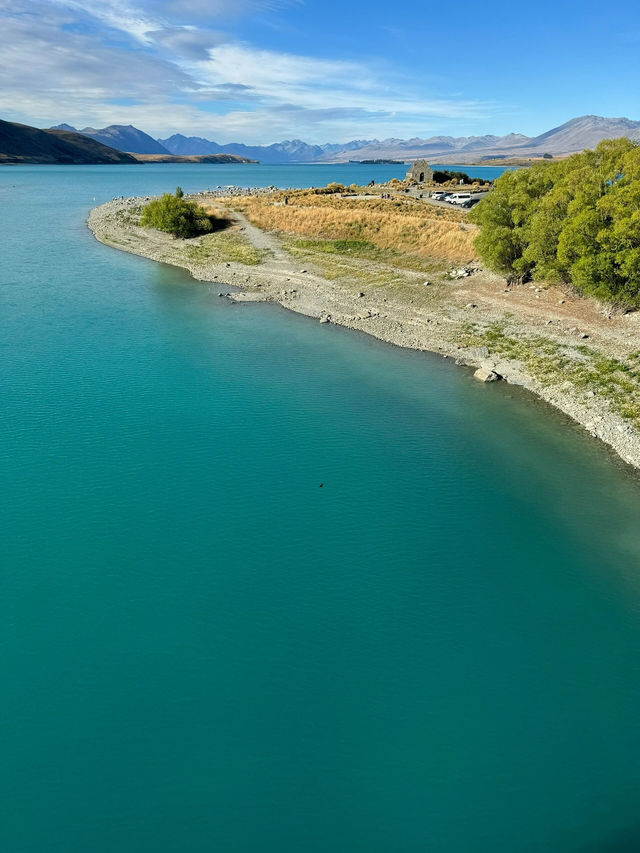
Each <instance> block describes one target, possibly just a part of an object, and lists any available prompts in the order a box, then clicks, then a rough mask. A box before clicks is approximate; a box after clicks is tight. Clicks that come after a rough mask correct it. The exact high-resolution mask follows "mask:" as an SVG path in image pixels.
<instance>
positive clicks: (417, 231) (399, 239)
mask: <svg viewBox="0 0 640 853" xmlns="http://www.w3.org/2000/svg"><path fill="white" fill-rule="evenodd" d="M327 189H328V188H322V189H321V190H296V191H293V192H289V193H286V194H285V193H283V192H278V193H273V194H270V195H268V196H246V197H243V198H234V199H233V202H232V203H233V205H234V207H237V208H238V209H240V210H242V211H243V213H245V214H246V216H247V217H248V218H249V220H250V221H251V222H252V223H253V224H254V225H257V226H258V227H259V228H262V229H264V230H267V231H277V232H281V233H285V234H290V235H294V236H297V237H303V238H311V239H314V240H328V241H333V248H330V247H327V248H326V249H324V250H323V249H320V250H319V251H340V252H341V251H345V252H346V253H348V254H352V255H353V254H354V253H355V252H360V253H361V255H362V253H368V254H369V256H371V254H372V253H373V252H374V251H382V252H386V253H388V254H387V258H388V260H389V262H391V263H396V264H397V265H398V266H404V267H405V268H408V267H407V263H408V262H407V260H406V258H405V260H404V261H403V263H402V264H400V263H399V261H400V258H401V256H403V255H415V256H416V261H415V265H416V266H414V267H413V268H417V265H418V264H419V259H424V258H436V259H439V260H447V261H453V262H456V263H467V262H470V261H471V260H472V259H473V258H474V256H475V254H476V253H475V250H474V247H473V233H472V230H471V229H469V227H468V226H467V225H465V224H464V214H462V213H461V212H460V211H457V210H447V209H445V208H435V207H432V206H430V205H426V204H424V203H422V202H419V201H417V200H415V199H409V198H407V199H393V198H392V199H382V198H379V197H376V198H358V197H357V193H358V191H357V190H354V189H350V191H349V193H350V194H349V195H345V194H344V193H342V192H341V191H337V190H333V191H330V192H326V191H325V190H327ZM341 189H344V188H341ZM338 246H340V247H341V248H338ZM389 253H391V254H393V253H395V254H394V257H395V261H394V260H392V259H391V254H389ZM372 259H373V258H372ZM409 268H410V267H409Z"/></svg>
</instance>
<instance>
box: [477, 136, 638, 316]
mask: <svg viewBox="0 0 640 853" xmlns="http://www.w3.org/2000/svg"><path fill="white" fill-rule="evenodd" d="M469 218H470V219H471V221H473V222H475V223H476V224H478V225H479V226H480V228H481V231H480V234H479V236H478V237H477V239H476V248H477V249H478V251H479V253H480V255H481V257H482V258H483V260H484V261H485V263H486V264H487V265H488V266H490V267H491V268H492V269H494V270H496V271H497V272H501V273H504V274H505V275H506V276H507V277H508V278H509V279H512V280H513V279H517V280H521V281H523V280H526V279H527V278H534V279H544V280H547V281H551V282H559V283H566V284H572V285H573V286H575V287H576V288H578V289H579V290H580V291H582V292H584V293H589V294H593V295H594V296H597V297H598V298H600V299H605V300H608V301H612V302H626V303H629V304H635V305H639V304H640V146H639V145H637V144H634V143H633V142H631V141H630V140H628V139H617V140H604V141H603V142H601V143H600V144H599V145H598V146H597V148H596V149H595V151H584V152H582V153H581V154H574V155H573V156H572V157H568V158H567V159H566V160H562V161H554V162H546V163H538V164H535V165H533V166H531V167H530V168H527V169H522V170H519V171H517V172H505V173H504V174H503V175H501V177H500V178H499V179H498V180H497V181H496V182H495V185H494V188H493V190H492V191H491V192H490V193H489V195H488V196H487V197H486V198H485V199H483V201H481V202H480V204H478V205H477V206H476V207H475V208H474V209H473V211H472V212H471V214H470V217H469Z"/></svg>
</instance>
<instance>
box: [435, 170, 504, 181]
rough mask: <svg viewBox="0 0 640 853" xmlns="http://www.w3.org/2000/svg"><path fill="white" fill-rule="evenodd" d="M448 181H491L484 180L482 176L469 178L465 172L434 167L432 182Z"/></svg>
mask: <svg viewBox="0 0 640 853" xmlns="http://www.w3.org/2000/svg"><path fill="white" fill-rule="evenodd" d="M448 181H464V183H465V184H471V183H475V184H490V183H491V181H485V180H483V179H482V178H473V179H471V178H470V177H469V175H467V173H466V172H450V171H449V170H448V169H436V171H435V172H434V173H433V182H434V183H435V184H446V183H447V182H448Z"/></svg>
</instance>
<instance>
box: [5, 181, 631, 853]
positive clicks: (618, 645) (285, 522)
mask: <svg viewBox="0 0 640 853" xmlns="http://www.w3.org/2000/svg"><path fill="white" fill-rule="evenodd" d="M397 170H398V167H380V166H378V167H371V166H364V167H362V166H337V167H333V166H331V167H329V166H325V167H319V166H312V167H291V166H289V167H260V166H256V167H236V166H229V167H226V166H222V167H211V166H194V165H182V166H180V165H178V166H173V165H171V166H166V165H158V166H140V167H138V166H131V167H129V166H122V167H119V166H95V167H80V166H78V167H16V168H9V167H5V168H4V169H2V170H1V171H0V205H1V206H0V216H1V220H2V221H1V224H2V233H3V237H4V243H3V253H2V265H1V286H0V318H1V324H2V326H1V328H2V335H1V336H0V358H1V362H0V363H1V365H2V382H1V384H0V464H1V475H2V489H1V490H0V508H1V513H2V515H1V521H2V535H1V536H0V560H1V565H2V573H1V575H0V577H1V586H0V643H1V649H2V655H1V658H0V675H1V683H2V685H3V699H2V704H1V706H0V707H1V709H2V710H1V716H0V722H1V725H0V738H1V739H2V752H1V755H2V762H1V767H0V779H1V784H0V803H1V806H0V809H1V810H2V817H1V820H0V838H1V840H0V844H1V846H2V849H3V850H6V851H8V853H86V851H89V850H90V851H93V853H114V851H127V853H128V852H129V851H135V853H147V851H148V853H175V851H189V853H205V851H206V853H210V851H216V853H226V852H227V851H229V853H231V851H233V853H256V851H260V853H301V851H305V853H328V852H329V851H331V853H335V851H345V852H346V853H351V851H363V853H364V851H367V853H390V852H391V851H398V853H400V852H402V853H406V852H407V851H409V853H413V851H416V853H417V851H421V853H422V851H434V853H471V851H473V853H516V851H517V853H540V851H545V853H574V851H575V853H578V851H584V852H585V853H622V852H623V851H625V853H631V851H636V850H638V849H640V819H639V815H638V801H639V796H640V762H639V761H638V758H639V747H640V690H639V675H640V671H639V670H640V523H639V519H640V484H639V480H638V477H637V476H636V475H635V474H634V473H633V472H630V471H629V470H628V469H626V468H625V467H624V466H623V465H622V464H620V463H618V462H617V460H616V458H614V457H613V456H612V455H611V454H610V453H609V452H608V451H607V450H606V449H605V448H604V447H603V446H601V445H599V444H598V443H597V442H595V441H593V440H591V439H590V438H589V437H587V436H586V435H585V434H584V433H583V432H582V431H580V430H579V429H578V428H576V427H575V426H573V425H572V424H571V423H570V422H569V421H568V420H567V419H566V418H564V417H563V416H561V415H559V414H557V413H556V412H554V411H552V410H550V409H549V408H548V407H546V406H545V405H543V404H542V403H540V402H537V401H536V400H535V399H534V398H532V397H530V396H529V395H527V394H525V393H523V392H521V391H519V390H518V389H517V388H513V387H510V386H507V385H501V384H497V385H493V386H485V385H481V384H479V383H476V382H475V381H474V380H473V379H472V376H471V372H470V371H468V370H466V369H463V368H460V367H456V366H455V365H454V364H452V363H451V362H450V361H446V360H442V359H440V358H438V357H436V356H433V355H429V354H422V353H415V352H408V351H402V350H400V349H394V348H392V347H390V346H386V345H384V344H382V343H380V342H378V341H375V340H373V339H370V338H368V337H367V336H365V335H359V334H355V333H353V332H350V331H347V330H344V329H340V328H337V327H333V326H330V325H329V326H327V325H320V324H319V323H317V321H313V320H310V319H308V318H304V317H301V316H298V315H295V314H292V313H287V312H285V311H284V310H282V309H280V308H277V307H275V306H270V305H244V306H238V305H236V306H233V305H230V304H228V303H227V302H226V301H224V300H221V299H218V298H217V296H216V293H217V290H218V289H219V285H216V286H215V287H213V286H209V285H206V284H201V283H196V282H194V281H193V280H191V279H190V278H189V277H188V276H187V275H186V274H185V273H183V272H181V271H180V270H176V269H173V268H170V267H166V266H160V265H157V264H154V263H152V262H151V261H147V260H145V259H141V258H137V257H133V256H129V255H125V254H121V253H119V252H117V251H114V250H112V249H109V248H106V247H105V246H102V245H100V244H98V243H97V242H95V241H94V240H93V238H92V236H91V235H90V234H89V232H88V231H87V229H86V226H85V222H84V220H85V217H86V215H87V212H88V210H89V208H90V207H91V206H92V205H93V204H94V201H93V199H94V197H95V199H96V201H95V203H98V202H102V201H104V200H107V199H110V198H112V197H113V196H117V195H121V194H124V195H129V194H134V193H135V194H140V193H144V194H146V193H148V194H152V193H156V192H160V191H162V190H167V189H169V190H170V189H173V188H174V187H175V185H176V184H180V185H181V186H183V187H184V189H185V190H195V189H200V188H203V187H206V186H216V185H218V184H227V183H236V182H239V183H247V184H253V185H256V184H264V185H269V184H272V183H273V184H277V185H286V186H292V185H298V186H303V185H306V184H309V183H314V184H316V185H320V184H324V183H326V182H327V181H328V180H339V181H345V182H351V181H352V180H357V181H361V180H362V179H363V175H364V176H365V177H369V176H371V177H374V178H375V179H376V180H378V179H379V180H382V179H383V178H385V177H391V176H392V175H393V174H395V173H396V172H397ZM321 483H322V484H323V487H322V488H320V487H319V485H320V484H321Z"/></svg>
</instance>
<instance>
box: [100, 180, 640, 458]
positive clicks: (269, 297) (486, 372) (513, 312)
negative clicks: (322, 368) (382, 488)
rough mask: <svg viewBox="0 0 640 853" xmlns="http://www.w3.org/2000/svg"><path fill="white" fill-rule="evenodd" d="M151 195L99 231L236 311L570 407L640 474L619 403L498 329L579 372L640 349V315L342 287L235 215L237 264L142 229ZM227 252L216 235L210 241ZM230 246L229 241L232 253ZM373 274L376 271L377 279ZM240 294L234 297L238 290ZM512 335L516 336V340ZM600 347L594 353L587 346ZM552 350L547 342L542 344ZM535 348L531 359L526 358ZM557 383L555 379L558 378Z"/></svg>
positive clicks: (427, 286)
mask: <svg viewBox="0 0 640 853" xmlns="http://www.w3.org/2000/svg"><path fill="white" fill-rule="evenodd" d="M272 189H273V188H265V189H262V188H256V189H254V190H244V189H242V190H240V189H238V188H230V187H224V188H223V187H220V188H217V189H216V190H211V191H205V192H201V193H197V194H194V195H192V196H190V197H191V198H193V199H194V200H198V201H203V200H205V201H206V200H210V201H211V202H212V203H216V201H217V200H218V199H220V198H229V197H233V196H239V195H248V194H250V193H252V192H253V193H255V194H268V193H269V192H271V191H272ZM148 200H149V199H148V198H147V197H140V198H130V199H114V200H113V201H111V202H108V203H107V204H103V205H101V206H100V207H96V208H94V209H93V210H92V211H91V212H90V214H89V218H88V226H89V228H90V229H91V231H92V232H93V234H94V236H95V237H96V239H98V240H99V241H101V242H103V243H105V244H106V245H109V246H112V247H114V248H118V249H120V250H122V251H126V252H131V253H133V254H137V255H140V256H143V257H147V258H150V259H152V260H156V261H160V262H163V263H169V264H173V265H175V266H179V267H182V268H184V269H187V270H188V271H189V272H190V273H191V275H192V276H193V277H194V278H195V279H198V280H200V281H205V282H212V283H218V284H219V285H220V286H221V289H220V290H219V291H218V293H219V295H220V296H225V297H227V298H229V299H231V300H233V301H234V302H237V303H241V302H258V301H259V302H276V303H278V304H280V305H282V306H283V307H285V308H288V309H291V310H293V311H297V312H298V313H301V314H305V315H307V316H310V317H315V318H317V319H318V320H319V321H320V322H321V323H328V322H331V323H335V324H338V325H341V326H345V327H347V328H350V329H354V330H358V331H363V332H366V333H367V334H370V335H373V336H374V337H377V338H379V339H380V340H383V341H386V342H388V343H392V344H394V345H396V346H402V347H408V348H412V349H417V350H425V351H432V352H435V353H439V354H440V355H442V356H444V357H449V358H454V359H455V360H456V362H457V363H459V364H461V365H466V366H468V367H471V368H474V369H475V371H476V374H475V375H476V379H479V380H483V381H494V380H498V379H500V380H503V381H506V382H509V383H512V384H516V385H520V386H522V387H524V388H526V389H528V390H529V391H532V392H533V393H534V394H536V395H538V396H539V397H541V398H542V399H543V400H545V401H547V402H548V403H550V404H551V405H553V406H554V407H556V408H557V409H560V410H561V411H563V412H564V413H565V414H567V415H568V416H569V417H571V418H572V419H573V420H574V421H576V422H577V423H579V424H581V425H582V426H583V427H584V428H585V429H587V430H588V432H589V433H590V434H591V435H592V436H594V437H597V438H598V439H600V440H601V441H603V442H605V443H606V444H608V445H609V446H610V447H611V448H613V450H615V452H616V453H617V454H618V455H619V456H620V457H621V459H623V460H624V461H625V462H626V463H628V464H629V465H631V466H633V467H635V468H640V431H639V430H638V429H637V428H636V426H635V425H634V423H633V422H632V420H630V418H629V417H625V416H624V415H623V414H621V413H620V411H616V408H617V409H623V407H622V406H621V405H620V402H619V400H616V401H615V405H614V401H613V400H612V399H611V398H610V396H607V394H606V393H604V392H602V391H600V390H598V391H596V390H594V389H592V388H590V387H585V386H584V384H580V383H575V382H572V381H570V378H567V377H570V373H568V372H567V374H566V377H565V376H564V375H563V373H562V369H560V370H559V372H557V373H552V374H549V371H548V369H547V368H540V369H538V367H537V362H536V360H535V359H533V360H532V359H529V358H527V357H522V358H521V357H514V352H515V353H516V354H517V350H516V348H514V346H513V344H512V343H510V344H509V345H508V346H507V345H506V344H504V345H502V346H501V345H500V338H499V337H498V343H497V344H496V343H495V341H496V333H495V332H494V331H492V330H495V329H496V328H500V329H506V330H507V332H508V335H509V337H506V336H505V338H504V340H505V341H507V342H512V341H513V340H517V341H519V342H521V343H522V346H523V347H526V344H527V341H528V340H531V341H535V342H536V346H542V349H543V350H544V348H545V345H546V346H547V349H548V350H549V351H552V350H553V348H557V349H558V352H561V353H562V358H563V359H564V360H565V361H566V360H567V358H569V362H568V363H569V364H570V365H574V363H575V364H576V365H580V362H581V360H583V361H584V359H585V358H586V357H587V356H585V351H586V352H588V353H593V356H592V355H589V356H588V357H589V358H593V359H594V360H595V362H597V361H598V359H621V358H623V357H626V356H628V354H629V353H630V352H631V350H633V349H634V348H635V349H639V348H640V314H631V315H626V316H622V315H621V316H613V315H611V316H603V312H602V310H601V306H598V305H597V303H593V302H592V301H587V300H583V299H579V298H577V297H571V296H570V295H567V294H563V293H562V292H561V291H558V290H556V289H554V288H545V289H543V288H533V287H531V288H527V287H526V286H523V287H522V288H513V289H512V288H508V287H506V286H505V283H504V280H502V279H500V278H499V277H497V276H494V275H492V274H490V273H487V272H486V271H483V270H479V271H475V270H474V274H473V275H470V276H468V277H466V276H465V277H462V276H460V277H458V278H456V277H455V276H453V277H452V278H450V277H449V276H439V280H437V281H436V280H434V281H430V282H427V281H425V275H424V273H410V272H408V271H403V272H404V280H403V281H404V284H403V286H402V287H400V288H398V287H393V286H388V287H386V286H375V285H372V286H369V285H367V284H366V283H364V284H363V279H362V277H360V279H358V280H350V279H348V278H345V279H340V280H335V279H329V278H327V277H325V276H324V275H323V270H322V268H321V266H319V265H317V264H315V263H313V262H307V260H305V262H304V266H302V265H301V264H300V262H299V260H298V259H297V258H296V257H295V256H294V255H292V254H291V253H290V252H288V251H286V249H285V248H284V247H283V245H282V243H281V242H280V240H279V239H278V238H277V237H276V236H275V235H272V234H268V233H265V232H263V231H261V230H259V229H258V228H256V227H254V226H253V225H251V224H250V223H249V222H248V221H247V220H246V219H245V218H244V217H243V216H242V215H241V214H239V213H237V212H234V211H231V213H230V215H231V218H232V220H233V226H232V228H231V229H230V234H229V235H228V236H227V237H225V238H224V239H225V240H227V241H229V240H234V241H236V243H234V244H233V246H234V247H236V246H240V247H243V246H246V247H247V249H248V250H250V251H251V252H252V253H253V255H252V256H251V260H250V261H247V260H246V259H245V260H244V261H243V260H240V261H239V260H235V259H234V257H235V256H236V255H237V252H231V253H230V254H229V255H228V256H225V254H224V251H228V249H226V250H221V251H220V252H219V253H218V255H216V254H215V252H214V253H213V254H212V252H211V251H209V243H207V244H206V247H207V251H206V252H205V251H204V248H205V244H204V243H203V240H204V239H205V238H195V239H194V240H178V239H175V238H173V237H171V236H170V235H167V234H164V233H161V232H157V231H152V230H150V229H144V228H140V227H139V226H138V225H137V222H136V218H137V217H136V213H137V211H139V209H140V206H141V205H142V204H144V203H145V202H146V201H148ZM210 244H211V246H213V247H214V249H215V246H216V244H215V238H211V240H210ZM225 245H226V244H225ZM371 272H372V276H373V274H374V273H375V270H374V269H373V268H372V270H371ZM229 286H231V287H232V288H233V290H229ZM505 335H506V333H505ZM586 341H588V348H587V347H586V346H585V343H586ZM540 342H542V343H541V344H540ZM523 351H524V350H523ZM550 376H551V379H550Z"/></svg>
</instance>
